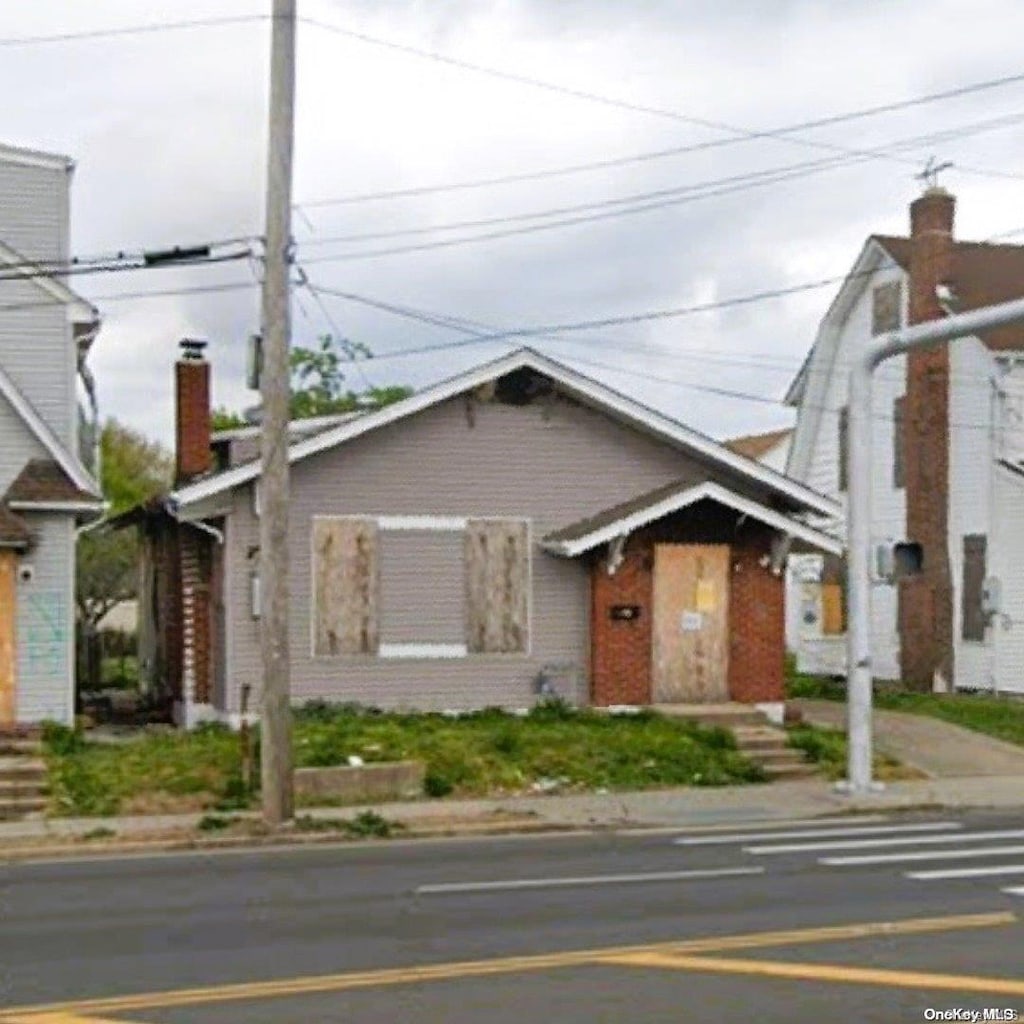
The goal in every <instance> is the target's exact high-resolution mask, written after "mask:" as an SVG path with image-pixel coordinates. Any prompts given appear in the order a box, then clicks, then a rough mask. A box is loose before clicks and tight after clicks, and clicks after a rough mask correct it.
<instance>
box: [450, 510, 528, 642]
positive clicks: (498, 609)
mask: <svg viewBox="0 0 1024 1024" xmlns="http://www.w3.org/2000/svg"><path fill="white" fill-rule="evenodd" d="M464 539H465V568H466V577H465V579H466V612H467V614H466V649H467V650H468V651H469V652H470V653H471V654H516V653H522V652H525V651H526V650H527V645H528V641H529V638H528V615H529V600H528V592H529V577H530V549H529V530H528V528H527V524H526V523H525V522H522V521H519V520H488V519H471V520H469V522H468V523H467V524H466V533H465V538H464Z"/></svg>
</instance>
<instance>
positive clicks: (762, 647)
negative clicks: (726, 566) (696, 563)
mask: <svg viewBox="0 0 1024 1024" xmlns="http://www.w3.org/2000/svg"><path fill="white" fill-rule="evenodd" d="M770 547H771V534H770V532H769V531H768V530H767V529H761V528H751V529H749V530H748V531H745V532H743V533H742V534H741V536H740V538H739V540H738V543H735V544H734V545H733V547H732V551H731V556H732V557H731V559H730V561H731V565H732V576H731V578H730V580H729V696H730V697H731V699H732V700H738V701H743V702H744V703H749V704H756V703H761V702H772V701H780V700H782V699H783V696H784V689H783V684H784V672H785V660H784V659H785V651H786V588H785V580H784V577H783V576H781V575H780V576H775V575H773V574H772V571H771V568H770V567H768V568H766V567H764V566H762V565H759V564H758V563H759V560H760V559H761V558H763V557H764V556H765V555H766V554H768V553H769V551H770Z"/></svg>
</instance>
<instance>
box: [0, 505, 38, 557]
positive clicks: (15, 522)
mask: <svg viewBox="0 0 1024 1024" xmlns="http://www.w3.org/2000/svg"><path fill="white" fill-rule="evenodd" d="M31 543H32V531H31V530H30V529H29V528H28V524H27V523H26V522H25V520H24V519H22V518H21V517H20V516H16V515H15V514H14V513H13V512H12V511H11V510H10V509H9V508H8V507H7V506H6V505H5V504H4V503H3V502H2V501H0V548H27V547H28V546H29V544H31Z"/></svg>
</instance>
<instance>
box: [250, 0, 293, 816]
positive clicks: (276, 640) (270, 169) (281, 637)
mask: <svg viewBox="0 0 1024 1024" xmlns="http://www.w3.org/2000/svg"><path fill="white" fill-rule="evenodd" d="M295 3H296V0H274V7H273V28H272V30H271V48H270V136H269V142H268V150H267V208H266V264H265V268H264V276H263V364H262V371H261V378H260V391H261V397H262V405H263V431H262V443H261V455H262V474H261V477H260V480H259V487H260V591H261V606H262V607H261V614H260V653H261V655H262V661H263V693H262V720H261V734H260V780H261V784H262V792H263V820H264V821H265V822H266V823H267V824H268V825H270V826H271V827H277V826H280V825H282V824H284V823H285V822H288V821H290V820H291V818H292V815H293V812H294V799H293V797H294V792H293V764H292V718H291V678H290V676H291V661H290V652H289V646H288V569H289V556H288V398H289V371H288V349H289V344H290V340H291V321H290V309H289V280H288V277H289V272H290V268H291V208H292V148H293V141H294V131H295Z"/></svg>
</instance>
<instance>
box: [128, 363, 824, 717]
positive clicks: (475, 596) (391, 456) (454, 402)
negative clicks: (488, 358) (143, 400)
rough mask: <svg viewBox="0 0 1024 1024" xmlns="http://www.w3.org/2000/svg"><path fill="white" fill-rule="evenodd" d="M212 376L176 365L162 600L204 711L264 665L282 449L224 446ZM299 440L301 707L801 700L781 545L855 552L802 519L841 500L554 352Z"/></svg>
mask: <svg viewBox="0 0 1024 1024" xmlns="http://www.w3.org/2000/svg"><path fill="white" fill-rule="evenodd" d="M208 372H209V371H208V367H207V364H206V363H205V362H203V361H202V360H201V357H199V356H198V354H197V353H196V352H195V351H194V350H193V351H192V352H191V353H190V354H189V356H188V357H187V358H185V359H183V360H182V361H181V362H179V363H178V367H177V373H178V400H179V428H178V447H179V479H180V480H181V481H182V484H181V486H179V487H178V489H177V490H176V491H175V492H174V493H173V494H171V495H170V496H169V498H168V499H167V500H166V501H165V502H164V503H163V504H162V505H161V506H160V508H158V509H155V510H151V513H150V515H149V517H148V520H147V526H146V530H147V532H148V536H149V543H150V551H151V553H152V554H153V555H154V558H153V560H152V561H151V565H150V570H151V571H150V580H149V587H148V591H149V592H148V596H147V595H144V596H143V604H144V605H146V604H147V602H148V607H150V608H152V609H155V612H156V614H157V615H158V616H161V617H162V621H161V624H160V629H159V632H161V635H162V636H163V638H164V640H163V645H164V649H163V651H162V653H161V655H160V656H161V657H162V658H163V661H164V666H163V671H164V673H165V676H164V681H165V684H166V685H167V686H168V687H169V688H170V689H172V690H173V692H174V694H175V695H176V697H177V699H178V701H179V703H180V707H181V711H182V715H181V716H180V717H181V718H182V720H184V721H187V722H191V721H196V720H199V719H201V718H204V717H217V718H220V719H222V720H227V721H231V722H236V721H237V720H238V717H239V713H240V710H241V695H242V692H243V688H244V687H247V686H252V688H253V697H254V704H253V707H255V706H256V701H258V690H259V681H260V675H261V667H260V656H259V629H260V619H259V615H260V607H259V593H260V586H259V582H260V581H259V576H258V572H259V558H258V555H259V515H260V468H259V462H258V460H256V459H254V457H253V456H254V452H253V447H252V440H253V439H252V438H251V437H248V436H240V435H230V434H229V435H227V436H224V435H222V436H220V437H215V438H214V439H213V447H214V449H216V451H217V452H218V461H219V465H218V466H215V465H214V463H213V462H212V461H211V460H210V455H209V453H210V451H211V445H210V442H211V439H210V436H209V433H208V430H209V426H208V424H209V420H208V417H207V415H206V410H207V409H208V387H209V385H208V377H207V375H208ZM242 433H243V434H244V433H245V432H242ZM289 455H290V461H291V502H290V557H291V573H292V575H291V580H290V586H291V602H290V630H291V634H290V643H291V658H292V664H291V678H292V691H293V697H294V700H295V701H296V702H302V701H307V700H311V699H323V700H329V701H357V702H362V703H365V704H371V705H378V706H385V707H410V708H421V709H448V708H459V709H465V708H474V707H482V706H487V705H502V706H506V707H509V706H511V707H522V706H527V705H529V704H531V703H532V702H533V701H535V700H536V699H537V697H538V695H539V694H543V693H558V694H560V695H562V696H564V697H566V698H567V699H569V700H572V701H575V702H580V703H592V704H596V705H614V704H649V703H657V702H669V701H674V702H701V701H722V700H728V699H733V700H741V701H747V702H751V703H755V704H761V705H764V706H766V707H767V708H768V709H769V710H774V711H776V712H781V701H782V667H783V650H784V640H783V630H784V624H783V619H784V611H783V600H784V598H783V581H782V576H781V569H782V565H781V564H779V562H780V560H781V557H782V555H781V552H782V551H783V550H784V549H785V545H783V544H781V543H779V542H780V541H781V539H782V538H789V539H790V541H791V543H792V546H793V547H794V548H795V549H797V550H800V549H805V550H806V549H811V550H825V551H829V552H838V551H839V550H840V546H839V544H838V542H837V541H835V540H834V539H832V538H830V537H828V536H827V535H825V534H822V533H820V532H818V531H817V530H814V529H812V528H810V527H808V526H807V525H805V523H804V521H803V520H804V519H805V518H806V517H809V516H817V517H821V516H831V515H834V514H835V511H836V509H835V505H834V503H833V502H832V501H830V500H828V499H826V498H823V497H822V496H821V495H818V494H816V493H815V492H814V491H812V490H810V489H809V488H807V487H805V486H803V485H801V484H797V483H794V482H793V481H791V480H789V479H787V478H786V477H784V476H782V475H781V474H779V473H778V472H776V471H774V470H772V469H770V468H768V467H765V466H763V465H760V464H758V463H757V462H755V461H753V460H751V459H748V458H745V457H743V456H740V455H737V454H736V453H734V452H732V451H730V450H729V449H727V448H726V447H724V446H722V445H720V444H718V443H716V442H715V441H712V440H711V439H710V438H708V437H706V436H704V435H703V434H700V433H698V432H696V431H694V430H691V429H689V428H687V427H685V426H683V425H682V424H680V423H678V422H676V421H674V420H671V419H669V418H667V417H665V416H663V415H660V414H659V413H656V412H654V411H652V410H650V409H648V408H646V407H644V406H643V405H641V404H639V403H638V402H637V401H635V400H634V399H631V398H628V397H626V396H624V395H622V394H619V393H617V392H615V391H613V390H611V389H609V388H607V387H606V386H604V385H602V384H599V383H597V382H596V381H594V380H591V379H589V378H587V377H585V376H583V375H581V374H580V373H578V372H577V371H575V370H574V369H571V368H570V367H568V366H566V365H564V364H562V363H559V362H556V361H555V360H553V359H550V358H548V357H546V356H543V355H541V354H539V353H537V352H535V351H532V350H530V349H522V350H519V351H517V352H515V353H512V354H510V355H508V356H506V357H504V358H502V359H499V360H497V361H494V362H490V363H487V364H485V365H481V366H479V367H477V368H476V369H473V370H471V371H469V372H467V373H464V374H462V375H461V376H459V377H455V378H452V379H450V380H447V381H444V382H442V383H440V384H437V385H435V386H433V387H430V388H427V389H425V390H424V391H421V392H419V393H417V394H415V395H413V396H412V397H410V398H407V399H405V400H403V401H401V402H398V403H396V404H394V405H390V406H387V407H386V408H382V409H379V410H376V411H372V412H367V413H364V414H362V415H360V416H357V417H355V418H346V419H344V420H343V421H340V422H334V423H331V424H327V425H321V426H320V428H319V429H316V428H314V429H310V430H308V431H307V432H306V433H305V434H296V435H295V436H294V439H293V441H292V444H291V446H290V449H289ZM239 458H241V459H242V460H243V461H241V462H239V461H238V459H239ZM197 460H198V461H197ZM186 481H187V482H186ZM168 645H169V646H168Z"/></svg>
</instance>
